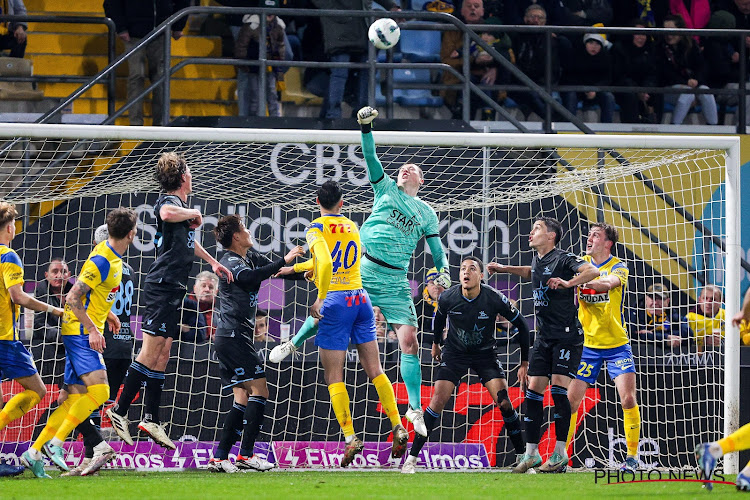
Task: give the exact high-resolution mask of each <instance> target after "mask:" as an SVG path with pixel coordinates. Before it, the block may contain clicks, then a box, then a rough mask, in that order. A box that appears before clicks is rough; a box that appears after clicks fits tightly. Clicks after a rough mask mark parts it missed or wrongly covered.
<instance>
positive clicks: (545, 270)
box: [542, 266, 552, 274]
mask: <svg viewBox="0 0 750 500" xmlns="http://www.w3.org/2000/svg"><path fill="white" fill-rule="evenodd" d="M542 274H552V269H550V268H549V266H544V271H542Z"/></svg>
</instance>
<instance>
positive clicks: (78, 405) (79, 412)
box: [55, 384, 109, 441]
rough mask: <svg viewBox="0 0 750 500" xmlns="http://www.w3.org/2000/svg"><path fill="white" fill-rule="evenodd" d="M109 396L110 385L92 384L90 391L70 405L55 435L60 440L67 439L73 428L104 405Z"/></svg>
mask: <svg viewBox="0 0 750 500" xmlns="http://www.w3.org/2000/svg"><path fill="white" fill-rule="evenodd" d="M108 398H109V385H107V384H97V385H90V386H89V387H88V392H87V393H86V394H83V395H82V396H81V398H80V399H78V400H77V401H76V402H75V403H73V405H72V406H71V407H70V410H69V411H68V415H67V416H66V417H65V421H64V422H63V423H62V425H60V428H59V429H57V433H56V434H55V437H56V438H57V439H59V440H60V441H65V439H66V438H67V437H68V434H70V433H71V432H73V429H75V428H76V427H78V424H80V423H81V422H83V420H84V419H85V418H88V417H89V415H91V413H92V412H93V411H94V410H96V409H97V408H99V407H100V406H101V405H103V404H104V403H105V402H106V401H107V399H108Z"/></svg>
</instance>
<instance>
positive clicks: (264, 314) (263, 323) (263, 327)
mask: <svg viewBox="0 0 750 500" xmlns="http://www.w3.org/2000/svg"><path fill="white" fill-rule="evenodd" d="M253 340H254V341H255V342H265V341H267V340H268V311H266V310H265V309H258V310H256V311H255V331H254V332H253Z"/></svg>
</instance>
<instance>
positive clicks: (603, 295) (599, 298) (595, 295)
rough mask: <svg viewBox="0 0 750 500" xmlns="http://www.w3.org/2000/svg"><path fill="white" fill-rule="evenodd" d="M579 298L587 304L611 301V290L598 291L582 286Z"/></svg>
mask: <svg viewBox="0 0 750 500" xmlns="http://www.w3.org/2000/svg"><path fill="white" fill-rule="evenodd" d="M578 299H579V300H581V301H582V302H586V303H587V304H601V303H603V302H609V291H607V292H597V291H596V290H594V289H593V288H581V293H579V294H578Z"/></svg>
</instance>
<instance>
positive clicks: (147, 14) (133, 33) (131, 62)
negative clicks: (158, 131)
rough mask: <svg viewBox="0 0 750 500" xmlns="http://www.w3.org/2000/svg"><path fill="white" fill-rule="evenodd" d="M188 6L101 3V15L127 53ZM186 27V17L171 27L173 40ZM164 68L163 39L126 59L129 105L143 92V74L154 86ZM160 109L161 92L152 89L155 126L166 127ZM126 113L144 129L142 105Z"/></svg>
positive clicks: (175, 0)
mask: <svg viewBox="0 0 750 500" xmlns="http://www.w3.org/2000/svg"><path fill="white" fill-rule="evenodd" d="M189 6H190V2H189V0H151V1H147V0H104V13H105V15H106V16H107V17H110V18H112V20H113V21H114V22H115V29H116V30H117V36H119V37H120V39H121V40H122V41H123V42H124V43H125V52H130V51H131V50H133V48H135V46H136V45H138V44H139V43H140V42H141V39H143V37H145V36H146V35H148V34H149V33H150V32H151V31H153V29H154V28H156V27H157V26H159V25H160V24H161V23H162V22H163V21H165V20H166V19H167V18H168V17H169V16H171V15H172V14H174V13H175V12H177V11H179V10H181V9H184V8H186V7H189ZM186 23H187V17H185V18H183V19H181V20H180V21H179V22H177V23H175V24H174V25H173V26H172V38H174V39H175V40H179V39H180V37H181V36H182V30H183V29H184V28H185V24H186ZM164 65H165V62H164V39H163V38H161V37H159V38H157V39H155V40H154V41H152V42H151V43H149V44H148V45H146V46H145V47H142V48H141V49H140V50H139V51H138V52H137V53H136V54H134V55H132V56H131V57H130V58H129V59H128V102H130V101H133V100H135V98H136V96H137V95H138V94H140V93H141V92H143V88H144V82H145V78H146V73H147V72H148V78H149V80H151V82H152V83H153V82H155V81H156V80H157V79H159V78H161V76H162V75H163V74H164ZM163 109H164V92H163V89H162V86H161V85H160V86H158V87H157V88H155V89H154V92H153V100H152V102H151V116H152V118H153V124H154V125H165V124H164V123H162V114H163ZM128 113H129V116H130V124H131V125H139V126H140V125H143V103H136V105H135V106H133V107H131V108H130V110H129V111H128Z"/></svg>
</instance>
